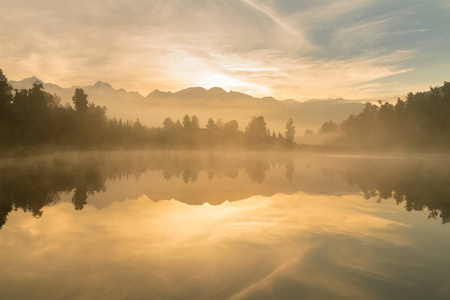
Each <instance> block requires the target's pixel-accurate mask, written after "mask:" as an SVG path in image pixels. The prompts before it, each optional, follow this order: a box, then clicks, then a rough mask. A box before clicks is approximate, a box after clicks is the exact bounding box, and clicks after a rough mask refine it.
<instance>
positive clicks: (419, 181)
mask: <svg viewBox="0 0 450 300" xmlns="http://www.w3.org/2000/svg"><path fill="white" fill-rule="evenodd" d="M448 167H449V166H448V165H447V166H446V165H445V164H444V165H442V162H441V161H439V162H436V161H432V162H425V161H420V162H419V161H411V160H403V161H392V160H379V159H377V160H355V161H352V162H351V163H350V164H345V166H344V165H343V166H341V169H340V172H339V173H340V174H341V175H343V176H344V177H345V178H346V179H347V181H348V182H349V183H350V184H352V185H356V186H358V187H359V188H360V189H361V190H362V192H363V193H364V195H365V198H366V199H370V198H374V197H377V198H378V201H382V200H385V199H389V198H393V199H395V201H396V202H397V204H404V207H405V209H406V210H407V211H422V210H424V209H428V211H429V212H430V217H431V218H436V217H437V216H438V215H439V216H440V217H441V219H442V222H443V223H447V222H450V169H449V168H448Z"/></svg>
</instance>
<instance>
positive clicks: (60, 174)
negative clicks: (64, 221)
mask: <svg viewBox="0 0 450 300" xmlns="http://www.w3.org/2000/svg"><path fill="white" fill-rule="evenodd" d="M282 160H284V158H283V159H282ZM274 161H276V162H277V163H278V164H279V165H280V164H281V161H280V158H279V157H278V158H276V159H275V158H274V157H266V156H264V155H261V156H258V157H254V156H253V155H251V156H249V155H242V156H239V155H238V156H227V155H222V154H208V155H205V154H200V153H193V154H189V153H171V152H166V153H164V152H152V153H142V152H141V153H138V152H127V153H126V154H124V153H115V152H113V153H110V154H105V153H97V154H95V153H87V154H78V155H73V156H71V155H55V156H54V157H51V158H41V159H32V158H30V159H25V160H23V161H19V160H11V161H7V162H3V164H2V165H0V174H2V175H1V176H0V228H1V226H2V225H3V224H5V222H6V219H7V216H8V214H9V213H10V212H11V211H12V210H14V209H22V210H23V211H25V212H27V211H30V212H31V213H32V214H33V216H35V217H39V216H41V215H42V208H43V207H45V206H48V205H51V204H53V203H56V202H58V201H59V200H60V194H61V193H63V192H73V195H72V203H73V205H74V208H75V209H76V210H81V209H83V208H84V206H85V205H86V204H87V203H88V200H89V196H90V195H94V194H95V193H98V192H101V191H104V190H105V183H106V181H107V180H108V179H109V180H116V179H117V180H120V179H121V178H127V177H129V176H134V177H135V178H138V177H139V176H140V175H141V174H142V173H144V172H146V171H147V170H162V175H163V176H164V178H165V179H167V180H169V179H172V178H173V177H176V178H180V177H181V179H182V180H183V181H184V182H185V183H195V182H196V181H197V180H198V178H199V173H200V171H205V172H206V174H207V176H208V178H210V179H212V178H214V177H215V176H217V177H221V176H226V177H229V178H233V179H234V178H236V177H237V176H238V173H239V169H245V171H246V173H247V174H248V175H249V177H250V178H251V179H252V180H253V181H255V182H259V183H262V182H263V180H264V178H265V174H266V172H267V171H268V170H270V166H271V165H273V162H274ZM0 163H1V162H0Z"/></svg>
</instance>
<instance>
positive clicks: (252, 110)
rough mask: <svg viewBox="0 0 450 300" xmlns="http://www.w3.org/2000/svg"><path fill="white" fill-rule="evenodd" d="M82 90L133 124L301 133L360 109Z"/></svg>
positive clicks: (217, 95)
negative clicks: (232, 124) (234, 125)
mask: <svg viewBox="0 0 450 300" xmlns="http://www.w3.org/2000/svg"><path fill="white" fill-rule="evenodd" d="M38 80H39V79H38V78H36V77H31V78H27V79H23V80H22V81H10V84H11V85H12V86H13V87H14V88H18V89H20V88H30V87H31V84H32V83H33V82H35V81H38ZM44 87H45V90H46V91H47V92H50V93H51V94H53V93H56V94H57V95H59V96H60V97H61V98H62V100H63V102H68V103H71V102H72V96H73V94H74V90H75V88H76V87H71V88H61V87H59V86H57V85H55V84H51V83H44ZM82 88H83V89H84V90H85V91H86V93H87V94H88V95H89V100H90V101H93V102H95V103H96V104H97V105H101V106H107V107H108V115H109V117H118V118H123V119H126V120H128V119H130V120H133V121H134V120H135V119H136V118H139V119H140V121H141V122H143V123H144V124H146V125H148V126H161V124H162V122H163V120H164V118H165V117H168V116H169V117H172V118H178V119H181V118H182V117H183V116H184V115H185V114H189V115H193V114H194V115H197V116H198V117H199V118H200V121H201V122H202V123H206V121H207V119H208V118H209V117H213V118H214V119H218V118H221V119H223V120H231V119H236V120H237V121H238V122H239V124H240V125H241V128H244V127H245V125H247V122H248V121H249V120H250V119H251V117H252V116H257V115H263V116H264V117H265V119H266V121H268V124H269V127H270V128H271V129H275V130H277V131H281V132H284V125H285V124H286V120H287V119H288V118H289V117H292V118H293V119H294V121H295V122H296V126H297V129H298V132H299V133H302V132H303V131H304V130H305V129H306V128H313V129H314V128H318V127H319V126H320V125H322V124H323V123H324V122H325V121H328V120H332V121H335V122H340V121H342V120H343V119H345V118H346V117H348V115H350V114H357V113H359V112H360V111H361V110H362V109H363V107H364V105H363V104H361V103H360V102H352V101H346V100H343V99H331V100H326V101H307V102H304V103H300V102H297V101H294V100H285V101H278V100H276V99H274V98H272V97H264V98H254V97H252V96H250V95H247V94H243V93H239V92H234V91H230V92H226V91H224V90H223V89H221V88H211V89H209V90H206V89H204V88H200V87H195V88H187V89H184V90H181V91H178V92H175V93H172V92H161V91H159V90H155V91H153V92H151V93H150V94H148V95H147V96H146V97H143V96H141V95H140V94H139V93H136V92H126V91H125V90H123V89H119V90H116V89H114V88H113V87H111V85H110V84H108V83H105V82H101V81H98V82H97V83H96V84H94V85H92V86H85V87H82ZM162 112H163V113H162ZM201 125H202V126H203V124H201Z"/></svg>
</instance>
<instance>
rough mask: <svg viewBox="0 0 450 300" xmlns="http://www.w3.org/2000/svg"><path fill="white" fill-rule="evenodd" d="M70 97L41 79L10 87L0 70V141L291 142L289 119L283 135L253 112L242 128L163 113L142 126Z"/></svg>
mask: <svg viewBox="0 0 450 300" xmlns="http://www.w3.org/2000/svg"><path fill="white" fill-rule="evenodd" d="M72 102H73V106H72V105H70V104H65V105H62V104H61V98H60V97H59V96H58V95H56V94H55V95H52V94H50V93H47V92H45V91H44V87H43V84H42V83H41V82H35V83H33V86H32V87H31V88H30V89H21V90H14V89H13V88H12V86H11V85H10V84H9V83H8V81H7V78H6V77H5V75H4V74H3V71H2V70H1V69H0V140H1V143H0V146H1V147H3V148H6V149H7V148H11V147H16V146H25V147H26V146H35V145H38V146H39V145H50V146H73V147H88V148H111V147H141V146H146V147H155V148H208V147H210V148H214V147H236V148H241V147H244V148H251V149H268V148H278V149H287V148H291V147H293V146H294V145H295V126H294V123H293V120H292V119H291V118H290V119H289V120H288V122H287V124H286V131H285V133H284V134H281V133H275V132H274V131H273V132H271V131H270V129H269V128H268V127H267V124H266V121H265V120H264V117H263V116H255V117H253V118H252V120H251V121H250V122H249V123H248V125H247V126H246V128H245V130H240V129H239V124H238V122H237V121H236V120H231V121H228V122H223V121H221V120H216V121H214V120H213V119H212V118H210V119H209V120H208V121H207V124H206V126H205V127H204V128H201V127H200V124H199V119H198V118H197V116H195V115H192V116H189V115H187V114H186V115H185V116H184V118H183V119H182V120H181V121H180V120H172V119H171V118H166V119H165V120H164V122H163V124H162V127H156V128H155V127H153V128H148V127H146V126H144V125H143V124H141V122H140V121H139V119H137V120H136V121H134V122H130V121H122V120H121V119H119V120H118V119H116V118H113V119H108V118H107V117H106V110H107V108H106V107H100V106H97V105H95V104H94V103H91V102H89V101H88V95H87V94H86V93H85V92H84V90H83V89H81V88H77V89H75V93H74V95H73V97H72Z"/></svg>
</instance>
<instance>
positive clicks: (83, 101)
mask: <svg viewBox="0 0 450 300" xmlns="http://www.w3.org/2000/svg"><path fill="white" fill-rule="evenodd" d="M87 98H88V96H87V95H86V93H85V92H84V90H83V89H81V88H77V89H75V94H74V95H73V97H72V101H73V104H74V105H75V110H76V111H77V113H80V114H84V113H86V112H87V110H88V100H87Z"/></svg>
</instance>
